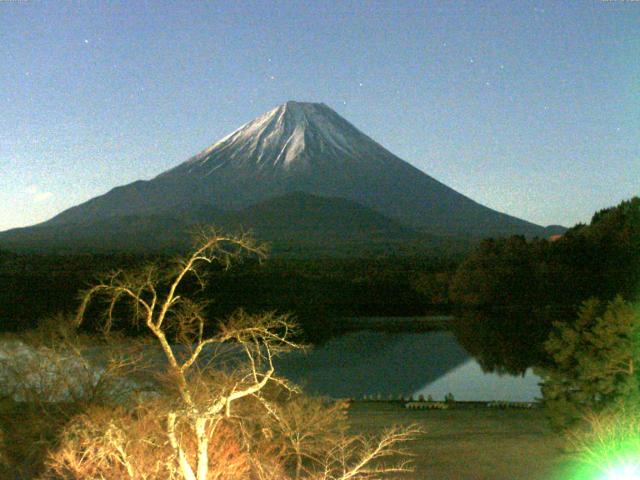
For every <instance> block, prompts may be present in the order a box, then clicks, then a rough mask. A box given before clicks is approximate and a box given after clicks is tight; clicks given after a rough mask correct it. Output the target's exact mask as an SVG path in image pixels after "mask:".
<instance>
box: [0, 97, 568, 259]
mask: <svg viewBox="0 0 640 480" xmlns="http://www.w3.org/2000/svg"><path fill="white" fill-rule="evenodd" d="M310 205H312V208H311V207H310ZM301 209H302V210H301ZM305 209H306V210H305ZM293 210H295V212H296V213H295V214H294V213H292V211H293ZM319 211H322V212H323V213H322V215H320V216H319V217H318V216H317V213H318V212H319ZM252 212H253V213H252ZM258 212H261V213H258ZM269 215H271V217H270V216H269ZM289 217H290V218H291V221H290V222H287V221H286V219H287V218H289ZM303 218H304V219H305V221H304V222H303V223H304V224H305V226H304V228H305V232H306V233H305V235H306V234H308V235H310V236H311V237H313V238H315V239H316V240H318V241H320V242H321V241H322V240H323V238H322V232H323V231H326V230H327V226H326V224H327V222H329V223H332V224H333V227H335V228H333V231H332V237H333V238H334V239H335V238H342V239H343V240H347V241H348V240H349V239H350V238H351V237H353V236H354V235H356V236H358V233H359V234H360V235H359V236H360V237H363V235H362V233H363V232H365V235H364V236H366V231H367V229H368V228H370V227H371V228H373V227H372V225H375V228H374V230H375V231H376V232H379V234H380V236H382V237H385V238H392V237H394V236H395V237H397V238H398V239H406V238H409V237H411V238H415V237H416V236H419V235H425V234H426V235H431V236H432V237H433V236H434V235H435V236H465V237H484V236H499V235H509V234H523V235H527V236H549V235H550V234H552V233H556V229H555V228H551V227H550V228H544V227H541V226H538V225H535V224H533V223H530V222H527V221H525V220H521V219H518V218H516V217H513V216H510V215H507V214H504V213H500V212H497V211H495V210H492V209H490V208H488V207H485V206H483V205H480V204H479V203H477V202H475V201H473V200H471V199H470V198H468V197H466V196H464V195H462V194H461V193H458V192H457V191H455V190H453V189H451V188H449V187H447V186H446V185H444V184H442V183H440V182H438V181H437V180H435V179H434V178H432V177H430V176H429V175H427V174H426V173H424V172H422V171H420V170H418V169H417V168H415V167H413V166H412V165H410V164H409V163H407V162H405V161H404V160H401V159H400V158H398V157H397V156H395V155H394V154H393V153H391V152H389V151H388V150H386V149H385V148H384V147H382V146H381V145H380V144H378V143H377V142H375V141H374V140H372V139H371V138H370V137H368V136H367V135H365V134H364V133H362V132H361V131H359V130H358V129H357V128H356V127H354V126H353V125H352V124H351V123H349V122H348V121H347V120H345V119H344V118H342V117H341V116H340V115H338V114H337V113H336V112H335V111H333V110H332V109H331V108H329V107H328V106H326V105H325V104H322V103H302V102H293V101H290V102H287V103H285V104H282V105H280V106H278V107H276V108H274V109H273V110H271V111H269V112H267V113H265V114H263V115H261V116H260V117H258V118H256V119H255V120H253V121H251V122H249V123H247V124H245V125H243V126H242V127H240V128H239V129H237V130H236V131H234V132H232V133H231V134H229V135H227V136H226V137H224V138H223V139H221V140H219V141H218V142H216V143H214V144H213V145H211V146H210V147H208V148H206V149H205V150H203V151H202V152H200V153H198V154H197V155H195V156H193V157H192V158H190V159H188V160H187V161H185V162H184V163H182V164H180V165H178V166H176V167H174V168H172V169H170V170H168V171H166V172H164V173H162V174H160V175H158V176H157V177H155V178H153V179H151V180H147V181H145V180H139V181H136V182H133V183H131V184H128V185H124V186H120V187H116V188H114V189H113V190H111V191H109V192H108V193H106V194H104V195H101V196H98V197H95V198H93V199H91V200H89V201H87V202H85V203H82V204H80V205H77V206H75V207H72V208H69V209H68V210H65V211H63V212H62V213H60V214H58V215H57V216H55V217H53V218H52V219H51V220H48V221H47V222H44V223H41V224H39V225H35V226H33V227H28V228H23V229H14V230H9V231H6V232H3V233H0V246H7V247H9V248H14V249H20V248H21V247H24V248H27V249H30V250H38V249H47V247H51V246H52V245H53V244H61V243H65V242H66V244H67V245H77V246H78V248H80V249H84V250H86V249H92V248H94V247H95V248H96V249H98V250H105V249H107V250H109V249H127V245H128V243H127V242H128V241H132V242H133V241H134V240H135V242H134V243H136V245H137V246H139V247H140V248H151V249H154V248H156V247H159V246H160V243H158V238H159V237H161V238H163V239H164V240H163V241H164V242H165V243H166V242H169V243H171V241H172V237H171V235H172V234H173V233H174V232H177V231H180V229H182V228H186V227H187V226H188V225H193V224H194V223H199V222H200V223H201V222H214V223H218V224H220V225H222V226H225V227H235V226H242V227H245V228H252V227H256V226H257V227H259V228H257V230H258V231H257V232H256V234H258V235H259V234H260V225H262V226H263V227H264V226H265V225H267V224H269V223H273V225H281V226H282V232H281V236H282V237H290V236H292V235H293V236H294V237H295V236H296V235H295V234H294V233H292V232H291V231H290V230H291V229H293V230H295V228H296V225H295V224H299V223H300V221H301V219H303ZM270 219H273V220H274V221H273V222H270ZM329 219H333V220H331V221H330V220H329ZM283 220H284V221H283ZM316 220H317V224H314V221H316ZM252 223H253V224H252ZM256 224H259V225H256ZM273 225H272V227H271V228H269V227H264V228H266V230H271V231H273V230H274V228H273ZM125 227H126V228H125ZM314 227H317V228H314ZM123 228H124V230H123ZM125 230H126V234H125V233H123V232H124V231H125ZM163 232H164V233H165V235H164V236H163ZM272 233H273V232H272ZM298 233H299V232H298ZM123 236H125V237H127V238H122V237H123ZM276 236H277V235H276ZM109 238H111V239H112V241H109V240H108V239H109ZM117 239H119V240H117ZM361 240H362V239H361ZM114 242H115V243H114ZM165 246H166V245H165Z"/></svg>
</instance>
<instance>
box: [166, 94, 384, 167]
mask: <svg viewBox="0 0 640 480" xmlns="http://www.w3.org/2000/svg"><path fill="white" fill-rule="evenodd" d="M317 155H323V156H325V157H328V156H332V157H336V156H338V157H341V158H349V159H350V160H351V161H353V160H354V159H357V160H360V161H362V160H365V159H371V158H375V157H380V155H382V156H385V157H392V156H393V155H392V154H391V153H390V152H388V151H387V150H386V149H384V148H383V147H382V146H381V145H379V144H377V143H376V142H375V141H374V140H372V139H371V138H369V137H368V136H366V135H365V134H363V133H362V132H360V131H359V130H358V129H357V128H356V127H354V126H353V125H351V124H350V123H349V122H347V121H346V120H344V119H343V118H342V117H340V116H339V115H338V114H337V113H335V112H334V111H333V110H331V109H330V108H329V107H327V106H326V105H325V104H323V103H304V102H294V101H289V102H287V103H284V104H282V105H280V106H278V107H276V108H274V109H273V110H270V111H269V112H267V113H265V114H264V115H261V116H259V117H258V118H256V119H255V120H253V121H251V122H249V123H247V124H245V125H243V126H242V127H240V128H238V129H237V130H235V131H234V132H232V133H230V134H229V135H227V136H226V137H224V138H223V139H221V140H220V141H218V142H216V143H214V144H213V145H211V146H210V147H208V148H206V149H205V150H203V151H202V152H200V153H199V154H197V155H195V156H194V157H192V158H190V159H189V160H187V161H186V162H185V163H183V164H182V165H179V166H178V167H176V168H174V169H172V170H170V171H168V172H165V173H164V174H162V175H161V177H162V176H171V175H178V174H187V175H194V176H196V175H198V176H209V175H212V174H214V173H215V172H217V171H218V170H219V169H221V168H223V167H235V168H242V167H252V168H256V167H257V168H258V169H259V170H263V169H271V170H278V169H282V170H284V171H287V170H289V169H291V168H294V167H295V168H300V169H305V168H308V167H309V163H310V162H311V161H313V159H314V157H316V156H317Z"/></svg>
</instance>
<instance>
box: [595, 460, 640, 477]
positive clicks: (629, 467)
mask: <svg viewBox="0 0 640 480" xmlns="http://www.w3.org/2000/svg"><path fill="white" fill-rule="evenodd" d="M603 480H640V464H638V463H633V464H625V465H618V466H617V467H614V468H611V469H609V470H607V472H606V477H605V478H604V479H603Z"/></svg>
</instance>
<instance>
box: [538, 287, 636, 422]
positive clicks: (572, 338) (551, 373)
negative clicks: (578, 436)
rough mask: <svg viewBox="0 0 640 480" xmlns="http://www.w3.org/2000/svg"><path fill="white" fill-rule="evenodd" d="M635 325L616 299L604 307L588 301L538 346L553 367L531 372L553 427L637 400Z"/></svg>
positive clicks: (631, 309)
mask: <svg viewBox="0 0 640 480" xmlns="http://www.w3.org/2000/svg"><path fill="white" fill-rule="evenodd" d="M639 327H640V318H639V316H638V312H637V311H636V310H635V309H634V306H633V305H632V304H631V303H629V302H626V301H624V300H623V299H622V297H621V296H617V297H616V298H614V299H613V300H612V301H611V302H609V303H608V304H605V303H603V302H601V301H600V300H598V299H590V300H588V301H586V302H584V303H583V304H582V306H581V307H580V310H579V314H578V318H577V320H576V321H575V322H574V323H567V322H563V323H559V322H557V323H555V331H553V332H552V333H551V335H550V336H549V338H548V340H547V341H546V342H545V344H544V346H545V349H546V351H547V352H548V353H549V355H550V356H551V358H552V360H553V364H552V366H550V367H545V368H541V369H537V370H536V373H538V374H539V375H540V376H541V377H542V378H543V383H542V394H543V399H544V403H545V405H546V407H547V411H548V414H549V417H550V419H551V421H552V423H553V424H554V425H555V426H556V427H558V428H566V427H569V426H571V425H572V424H574V423H575V422H576V421H577V420H578V419H580V418H582V417H583V416H584V415H585V414H586V413H588V412H595V413H597V412H601V411H603V410H605V409H607V408H614V407H619V406H620V404H623V403H625V402H626V401H629V400H631V399H636V398H637V397H638V393H639V390H638V385H639V383H638V366H639V365H640V363H639V362H640V349H639V348H638V333H639V331H640V328H639Z"/></svg>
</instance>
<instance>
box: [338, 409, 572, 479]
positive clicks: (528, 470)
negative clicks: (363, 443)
mask: <svg viewBox="0 0 640 480" xmlns="http://www.w3.org/2000/svg"><path fill="white" fill-rule="evenodd" d="M349 423H350V425H351V429H352V431H353V432H354V433H361V434H369V435H370V434H376V433H379V432H380V431H382V430H384V429H385V428H387V427H389V426H390V425H393V424H401V425H409V424H418V425H419V426H420V427H421V428H422V430H423V431H424V432H425V435H423V436H421V437H419V438H418V439H417V440H416V441H413V442H410V443H407V447H408V450H409V452H410V453H411V454H413V455H414V461H415V473H413V474H408V475H407V476H406V477H404V478H407V479H410V480H424V479H437V480H516V479H517V480H566V479H567V478H572V477H571V476H569V475H568V472H569V471H571V470H572V468H573V465H572V463H571V457H570V456H569V455H568V454H566V453H563V446H564V439H563V438H562V437H561V436H560V435H557V434H556V433H554V432H553V431H552V430H551V429H550V427H549V426H548V421H547V419H546V417H545V413H544V411H543V410H542V409H533V410H494V409H487V408H459V409H450V410H421V411H411V410H407V409H405V408H403V407H402V406H401V405H400V404H393V403H377V402H371V403H367V402H362V403H361V402H357V403H354V404H353V405H352V406H351V408H350V409H349Z"/></svg>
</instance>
